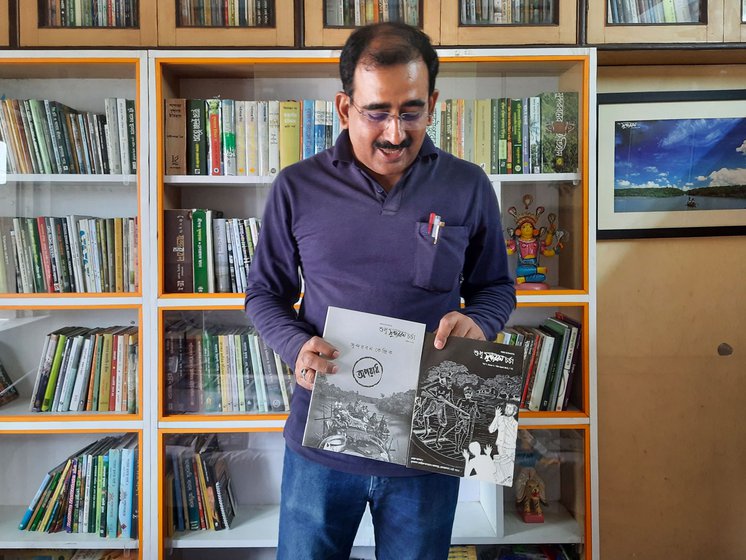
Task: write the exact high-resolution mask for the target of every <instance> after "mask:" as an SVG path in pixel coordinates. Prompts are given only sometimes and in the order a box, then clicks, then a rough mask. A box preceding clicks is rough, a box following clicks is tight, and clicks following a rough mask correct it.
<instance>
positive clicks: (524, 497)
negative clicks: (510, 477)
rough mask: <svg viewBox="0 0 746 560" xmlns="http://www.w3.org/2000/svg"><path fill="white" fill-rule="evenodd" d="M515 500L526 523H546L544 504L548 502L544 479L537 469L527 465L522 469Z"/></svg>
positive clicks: (516, 487) (517, 482)
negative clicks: (542, 507) (537, 472)
mask: <svg viewBox="0 0 746 560" xmlns="http://www.w3.org/2000/svg"><path fill="white" fill-rule="evenodd" d="M515 490H516V496H515V501H516V505H517V506H518V511H519V512H520V514H521V517H522V518H523V521H524V523H544V512H543V511H542V509H541V506H542V504H544V505H546V504H547V498H546V491H545V489H544V481H543V480H542V479H541V477H540V476H539V475H538V474H536V470H535V469H533V468H531V467H527V468H524V469H521V472H520V474H519V475H518V478H517V479H516V482H515Z"/></svg>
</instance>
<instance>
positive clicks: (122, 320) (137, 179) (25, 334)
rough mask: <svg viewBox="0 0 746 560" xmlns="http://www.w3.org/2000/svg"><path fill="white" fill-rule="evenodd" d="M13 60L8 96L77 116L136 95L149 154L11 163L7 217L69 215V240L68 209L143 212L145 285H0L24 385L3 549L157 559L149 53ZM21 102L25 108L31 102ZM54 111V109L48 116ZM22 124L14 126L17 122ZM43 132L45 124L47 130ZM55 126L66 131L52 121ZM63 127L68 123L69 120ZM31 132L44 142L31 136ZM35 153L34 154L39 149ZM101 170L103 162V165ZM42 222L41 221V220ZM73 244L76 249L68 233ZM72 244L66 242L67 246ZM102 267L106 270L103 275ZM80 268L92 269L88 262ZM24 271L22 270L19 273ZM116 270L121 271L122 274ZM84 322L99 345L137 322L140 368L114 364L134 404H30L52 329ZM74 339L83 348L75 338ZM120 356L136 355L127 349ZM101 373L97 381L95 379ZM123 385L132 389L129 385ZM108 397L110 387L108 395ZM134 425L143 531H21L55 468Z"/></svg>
mask: <svg viewBox="0 0 746 560" xmlns="http://www.w3.org/2000/svg"><path fill="white" fill-rule="evenodd" d="M2 59H3V64H2V70H0V85H2V89H3V91H4V92H5V95H6V99H8V100H26V99H42V100H48V101H54V102H58V103H59V104H61V105H64V106H66V107H69V108H70V109H71V111H72V113H71V114H79V115H81V116H82V115H87V114H90V115H101V114H104V113H105V99H106V98H116V97H120V98H121V99H122V100H125V99H130V100H132V101H133V102H134V103H133V104H132V107H133V111H132V113H131V114H132V116H133V122H132V124H133V127H134V128H133V130H135V131H136V134H135V137H134V140H135V143H134V149H135V154H136V155H135V157H136V162H137V163H136V167H137V169H136V171H135V172H133V171H132V170H131V169H130V170H126V169H125V172H124V173H118V174H111V173H107V174H104V173H101V172H99V173H94V172H92V171H93V169H91V170H89V171H91V172H85V173H67V172H61V171H62V168H56V169H55V172H53V173H46V172H44V173H40V172H34V171H39V169H38V168H34V167H33V166H32V168H31V169H26V170H25V171H26V172H23V173H17V172H11V173H9V174H8V175H7V176H6V178H5V179H6V184H5V185H3V189H2V193H0V208H2V212H0V219H2V220H3V223H6V220H7V219H8V218H12V217H25V218H39V217H44V216H47V217H55V218H61V219H62V220H65V222H64V225H65V226H67V225H70V227H69V228H68V229H65V230H60V231H66V232H67V233H68V240H69V239H70V236H69V233H70V232H73V231H75V230H74V229H73V226H72V225H71V224H68V222H67V221H66V220H67V217H68V216H73V215H76V216H78V217H80V218H81V221H82V218H83V217H87V216H91V217H96V218H99V219H104V220H110V221H111V223H112V224H113V223H114V219H115V218H116V217H124V216H126V217H130V218H132V223H133V224H135V223H136V226H137V227H136V228H135V227H133V229H132V230H128V232H129V233H130V234H131V235H130V241H132V243H131V244H130V245H129V248H130V251H129V256H130V257H131V258H132V260H131V261H128V263H129V268H128V269H127V270H128V274H127V275H126V277H127V278H130V277H131V278H132V280H133V282H132V283H131V284H129V285H128V286H127V288H126V289H125V288H124V287H123V285H122V286H117V284H116V282H115V281H113V282H112V283H110V284H108V285H107V284H102V285H101V286H99V289H98V290H96V289H94V288H93V287H92V285H91V286H87V285H86V281H87V280H83V281H82V282H81V283H79V284H78V285H77V289H76V290H74V289H72V284H71V288H70V289H68V290H64V291H59V292H54V291H48V288H49V286H51V285H52V284H51V283H49V282H47V283H46V284H43V285H42V288H43V289H41V290H37V289H34V290H31V291H26V293H18V292H16V288H17V287H18V286H17V285H16V282H15V278H13V282H12V286H13V289H8V285H7V277H6V279H5V280H6V282H5V283H4V284H6V285H4V288H6V289H5V290H3V292H2V293H0V318H1V319H2V320H1V321H0V360H2V362H3V365H4V367H5V369H6V371H7V372H8V373H9V375H10V377H11V379H12V380H13V381H14V382H15V383H16V387H17V389H18V390H19V393H20V397H19V398H17V399H16V400H14V401H12V402H10V403H9V404H6V405H5V406H3V407H2V408H0V446H1V447H2V450H1V451H0V457H1V458H0V463H2V467H3V469H4V470H6V472H9V473H11V474H12V477H9V478H6V482H5V484H4V486H3V488H2V489H0V495H2V496H3V498H2V504H1V507H0V526H1V528H0V549H28V550H39V549H42V548H51V547H54V548H60V549H66V550H69V551H72V550H77V549H97V550H107V549H111V548H117V549H123V550H125V551H128V552H127V554H129V555H130V556H131V557H133V558H146V557H148V556H147V551H146V544H145V543H147V536H146V535H147V533H148V531H149V529H148V516H147V514H146V512H145V510H144V509H143V507H142V506H143V504H144V503H147V501H146V500H144V499H143V497H144V496H147V495H148V493H149V492H150V490H149V488H150V480H148V479H147V477H144V476H143V473H146V472H147V468H146V467H147V464H148V463H147V461H149V458H148V457H147V455H146V453H145V449H147V444H148V442H149V441H150V434H149V433H148V430H147V429H146V426H147V425H149V415H148V412H147V411H148V410H149V409H150V407H151V406H152V405H151V403H150V396H149V392H148V391H147V389H146V388H147V386H148V385H149V381H148V376H146V375H144V372H145V371H146V370H145V366H146V364H147V363H148V361H149V358H148V354H149V352H150V350H149V342H148V340H147V336H148V333H149V327H148V317H149V313H148V312H147V311H146V308H145V307H144V306H143V301H144V299H145V298H146V296H147V294H148V291H149V287H148V286H146V285H144V284H143V278H142V274H141V273H140V272H139V271H140V270H142V269H143V264H144V263H146V262H147V256H148V252H149V249H148V247H147V245H146V244H145V243H144V240H146V239H148V236H149V235H150V234H149V230H148V222H147V217H146V216H147V213H143V209H145V208H147V204H148V189H147V187H146V184H145V183H141V178H146V177H147V176H148V159H147V143H146V142H144V141H141V140H140V139H138V138H144V137H147V131H148V119H147V103H146V102H145V99H146V92H147V80H146V75H147V54H146V53H145V52H144V51H134V50H133V51H119V50H109V51H88V52H79V51H78V52H74V51H64V52H55V53H50V52H48V51H36V50H27V51H5V52H3V53H2ZM17 106H18V107H19V108H20V107H21V104H19V105H17ZM50 106H51V104H50ZM9 107H11V108H12V107H13V106H12V105H10V106H9ZM18 114H20V113H18ZM51 114H52V113H48V114H47V117H48V115H51ZM60 114H62V113H60ZM123 115H124V113H123ZM3 116H4V117H7V116H8V113H7V112H5V113H4V115H3ZM58 116H59V114H58ZM69 119H70V120H67V121H66V123H67V125H70V122H71V119H72V117H69ZM53 120H54V119H53ZM8 122H9V121H7V120H6V121H5V122H4V124H5V125H6V127H5V128H4V131H5V132H8V131H10V132H11V133H12V134H13V135H14V136H17V138H25V139H26V142H27V143H26V144H25V147H26V148H27V149H28V148H30V146H31V145H32V144H33V136H32V135H29V136H26V133H27V132H30V130H31V128H30V127H29V128H26V127H25V126H24V125H28V124H30V123H33V119H32V120H30V121H29V120H26V121H24V120H23V119H21V121H20V126H17V125H18V123H19V121H15V123H16V126H11V128H8ZM86 122H87V123H90V124H91V127H90V128H87V129H86V130H85V132H87V133H88V137H87V138H88V139H91V140H92V143H91V144H88V145H87V146H88V147H89V148H90V151H87V152H86V153H87V154H88V156H89V158H90V159H89V161H90V162H92V161H93V158H95V157H97V156H96V154H98V157H99V158H100V160H99V162H103V152H100V150H101V146H102V145H103V144H101V143H98V144H96V146H98V152H97V148H96V147H94V143H93V140H94V139H95V138H96V131H98V130H99V129H98V127H96V126H94V125H93V123H95V122H96V120H95V117H93V116H91V117H90V119H89V120H87V121H86ZM123 122H124V121H123ZM10 123H11V125H12V123H13V121H10ZM125 129H126V128H125ZM43 130H44V129H40V131H42V132H43ZM49 130H50V131H53V130H54V129H53V127H52V128H50V129H49ZM61 130H64V127H63V128H62V129H61ZM81 130H82V129H81ZM138 135H145V136H141V137H140V136H138ZM39 138H42V140H43V139H44V138H46V137H45V136H42V137H37V140H38V139H39ZM6 139H8V137H7V136H6ZM58 140H59V137H58ZM81 140H82V137H81ZM98 140H102V141H103V142H104V143H105V139H101V138H100V137H99V138H98ZM28 141H31V142H32V144H28ZM50 142H51V138H50ZM72 145H73V144H71V146H72ZM38 146H39V145H38V144H37V147H38ZM59 146H61V144H60V145H59ZM24 153H27V154H28V153H29V152H28V151H26V152H24ZM81 153H82V152H81ZM29 161H33V158H31V160H29ZM107 161H108V160H107ZM37 163H38V161H37ZM72 170H73V169H69V170H68V171H72ZM16 171H17V170H16ZM99 171H103V167H101V168H100V169H99ZM31 222H32V223H33V222H34V220H31ZM36 223H37V224H39V222H38V221H37V222H36ZM77 223H78V224H79V223H80V222H77ZM61 227H63V226H62V225H61ZM29 231H31V230H29ZM122 231H124V230H122ZM6 234H7V231H6V230H5V229H4V230H3V237H4V238H5V239H6V240H7V236H6ZM112 234H113V231H112ZM40 239H41V238H40ZM58 240H59V238H58ZM135 240H136V241H135ZM62 245H65V248H66V249H67V248H68V247H67V245H66V244H65V243H64V240H63V243H62ZM62 245H60V246H59V250H61V247H62ZM4 247H5V246H4ZM24 247H25V245H24ZM54 250H55V249H54V247H51V248H50V255H52V254H53V255H54V258H55V259H57V258H58V257H59V259H60V260H59V261H57V262H58V263H62V256H61V255H62V253H54ZM71 251H72V249H71ZM112 251H113V253H112V255H117V254H119V255H122V254H123V253H122V249H120V248H119V245H117V247H114V246H112ZM4 254H5V253H4ZM27 254H30V255H33V253H27ZM71 254H72V253H71ZM102 255H103V253H102ZM32 260H33V256H32ZM66 262H68V263H70V262H71V259H67V260H66ZM78 262H80V261H78ZM112 262H114V261H112ZM117 262H120V263H121V264H120V268H122V270H123V267H124V261H123V260H122V261H117ZM135 263H136V264H135ZM43 266H46V265H43ZM74 268H75V267H74V265H73V268H71V269H70V270H72V271H73V272H72V273H71V274H73V277H75V273H74ZM45 269H46V268H45ZM102 270H103V269H99V272H102ZM80 272H81V273H83V267H82V263H81V267H80ZM129 272H131V275H130V274H129ZM14 276H15V274H13V275H12V276H11V277H14ZM80 278H83V277H81V276H78V279H80ZM91 278H92V276H91ZM122 278H124V275H123V276H122ZM111 279H112V280H113V279H114V274H112V276H111ZM89 287H90V289H89ZM52 289H54V288H52ZM72 326H75V327H81V328H82V330H83V332H84V333H85V336H86V337H88V338H89V340H90V343H91V349H92V348H93V342H94V340H95V337H94V336H93V333H92V332H90V331H89V329H94V328H102V329H103V328H108V327H113V326H118V327H123V328H126V329H128V332H130V333H131V335H132V336H131V337H130V336H128V337H127V338H126V339H125V338H124V337H122V343H123V346H121V347H119V348H120V349H123V348H125V346H124V344H125V340H126V341H127V343H131V344H132V346H131V350H132V353H131V354H130V355H129V359H130V360H131V362H130V364H131V366H132V367H131V369H129V370H128V369H126V366H127V364H126V362H125V361H124V360H122V361H121V365H122V368H123V369H122V370H117V369H116V368H114V369H112V370H111V371H114V372H115V374H116V373H117V372H118V373H120V374H122V376H120V377H119V378H120V379H121V380H122V381H123V383H124V380H125V379H127V384H126V386H127V387H131V388H132V389H133V391H131V392H130V393H129V395H131V397H128V401H127V402H128V404H130V405H131V407H124V406H123V403H124V402H125V401H124V400H122V396H123V395H124V394H127V393H126V391H122V392H120V393H119V395H117V393H116V392H115V398H118V399H119V400H118V402H119V403H120V406H119V410H117V406H116V405H115V406H112V407H108V406H107V407H104V405H103V401H102V404H101V406H100V407H99V408H98V409H97V410H96V409H94V410H85V405H81V407H74V406H72V403H73V402H74V398H73V395H74V394H75V393H74V392H71V393H70V401H69V402H70V404H69V405H68V406H67V407H65V406H62V405H61V404H60V405H59V406H58V407H57V409H56V410H55V409H54V407H52V410H49V411H44V412H32V411H30V400H31V395H32V394H33V393H34V388H35V382H36V378H37V373H38V370H39V365H40V356H42V355H43V348H44V345H45V341H46V340H47V339H48V335H49V334H50V333H52V332H57V331H58V330H60V329H63V328H66V327H72ZM79 335H80V336H81V339H80V344H81V346H80V348H81V350H80V354H78V356H79V358H80V360H82V355H83V354H82V353H83V350H82V348H83V344H84V338H82V337H83V334H82V333H79ZM102 336H103V335H102ZM112 340H114V338H113V335H112ZM59 347H60V352H61V354H60V355H61V356H62V355H64V354H62V348H68V347H67V346H64V347H63V346H61V345H60V346H59ZM69 348H70V352H71V353H72V348H73V347H72V346H69ZM71 355H72V354H71ZM116 355H118V356H120V357H123V356H124V354H122V353H118V354H116ZM63 363H64V362H63ZM75 363H77V364H78V366H79V365H80V363H81V361H77V362H76V361H75V359H72V358H71V359H69V367H70V368H73V364H75ZM91 363H92V364H93V363H94V362H93V361H92V362H91ZM78 369H79V370H80V369H85V368H81V367H79V368H78ZM60 371H65V372H66V373H65V375H66V374H67V373H68V372H70V371H74V370H73V369H63V368H62V366H61V368H60ZM88 371H89V372H90V371H96V372H98V374H99V375H102V372H104V368H103V367H102V366H100V365H99V366H98V367H93V368H92V370H88ZM126 371H129V372H131V374H130V376H129V377H124V376H123V372H126ZM71 375H73V374H71ZM59 379H60V381H61V380H62V379H63V377H62V376H60V378H59ZM69 379H71V381H70V383H71V384H70V385H69V388H70V389H69V390H70V391H74V389H75V386H76V384H74V383H73V381H72V380H77V379H78V377H77V374H76V375H73V376H72V377H70V378H69ZM90 379H91V380H93V377H91V378H90ZM60 387H62V385H61V386H60ZM119 387H120V390H123V389H124V387H125V385H120V386H119ZM115 389H116V386H115ZM80 390H81V391H84V392H85V391H86V389H85V383H84V382H82V381H81V384H80ZM61 391H62V389H61ZM99 394H100V395H103V392H99ZM62 395H64V392H61V393H60V399H62ZM126 434H134V437H135V440H134V441H133V442H131V445H132V448H133V449H136V450H137V451H136V454H135V456H136V459H137V460H136V464H137V471H136V472H137V477H136V480H137V481H138V483H137V486H136V491H137V495H138V496H139V497H138V498H137V504H138V507H137V511H138V518H137V519H138V520H137V533H136V534H137V536H136V537H127V538H114V537H111V538H109V537H106V538H105V537H101V536H98V535H93V534H84V533H80V532H73V533H67V532H66V531H65V530H64V529H63V530H62V532H59V533H52V534H40V533H38V532H29V531H20V530H19V529H18V523H19V522H20V519H21V517H20V516H21V515H22V514H23V511H24V510H25V508H26V507H28V504H29V503H30V501H31V498H32V496H33V495H34V493H35V492H36V489H37V488H38V487H39V484H40V483H41V482H42V479H43V476H44V474H45V473H46V472H47V471H48V470H49V469H52V468H53V467H54V466H55V465H56V464H57V463H59V462H60V461H63V460H64V459H66V458H67V457H68V456H70V455H71V454H74V453H77V452H78V451H80V450H82V449H83V448H84V447H85V446H86V445H88V444H90V443H92V442H94V441H98V440H101V439H103V438H107V437H109V436H112V437H113V436H122V435H126ZM128 445H129V444H128Z"/></svg>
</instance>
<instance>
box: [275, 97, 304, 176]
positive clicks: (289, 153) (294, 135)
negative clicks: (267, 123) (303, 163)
mask: <svg viewBox="0 0 746 560" xmlns="http://www.w3.org/2000/svg"><path fill="white" fill-rule="evenodd" d="M279 110H280V114H279V121H280V123H279V126H280V138H279V142H280V169H285V168H286V167H287V166H288V165H292V164H293V163H295V162H297V161H300V159H301V112H300V102H299V101H280V109H279Z"/></svg>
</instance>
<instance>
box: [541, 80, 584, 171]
mask: <svg viewBox="0 0 746 560" xmlns="http://www.w3.org/2000/svg"><path fill="white" fill-rule="evenodd" d="M539 111H540V114H541V170H542V172H543V173H575V172H577V170H578V162H579V160H578V126H579V121H578V93H577V92H562V91H553V92H545V93H541V94H539Z"/></svg>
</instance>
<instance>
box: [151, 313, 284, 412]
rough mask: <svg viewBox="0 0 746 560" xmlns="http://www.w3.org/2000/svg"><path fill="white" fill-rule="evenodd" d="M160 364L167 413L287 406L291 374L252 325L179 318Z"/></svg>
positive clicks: (167, 338) (269, 409)
mask: <svg viewBox="0 0 746 560" xmlns="http://www.w3.org/2000/svg"><path fill="white" fill-rule="evenodd" d="M164 365H165V372H166V410H167V412H169V413H182V412H226V413H230V412H247V413H262V412H289V411H290V396H291V394H292V390H293V384H292V380H293V373H292V371H291V370H290V368H289V367H288V366H287V365H286V364H285V363H283V362H282V360H281V359H280V357H279V355H278V354H276V353H275V352H274V351H273V350H272V349H271V348H270V347H269V346H267V345H266V344H265V343H264V341H263V340H262V339H261V338H260V337H259V336H258V335H257V334H256V332H254V331H253V330H252V329H251V328H250V327H207V328H199V327H196V326H194V325H193V324H192V323H191V322H190V321H187V320H185V321H180V322H177V323H175V324H173V325H171V326H169V327H168V328H167V330H166V333H165V364H164Z"/></svg>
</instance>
